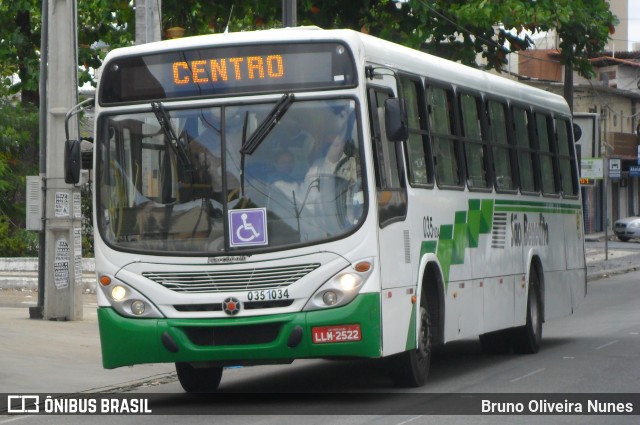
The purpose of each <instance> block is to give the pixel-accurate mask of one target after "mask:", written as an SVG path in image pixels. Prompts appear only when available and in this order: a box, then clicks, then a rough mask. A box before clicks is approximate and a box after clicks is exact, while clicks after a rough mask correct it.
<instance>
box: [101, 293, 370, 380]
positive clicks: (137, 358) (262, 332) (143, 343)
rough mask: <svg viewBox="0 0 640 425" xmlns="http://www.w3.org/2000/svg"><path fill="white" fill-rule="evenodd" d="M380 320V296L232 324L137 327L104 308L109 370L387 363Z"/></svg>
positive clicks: (149, 322) (150, 322) (159, 322)
mask: <svg viewBox="0 0 640 425" xmlns="http://www.w3.org/2000/svg"><path fill="white" fill-rule="evenodd" d="M380 320H381V316H380V296H379V295H378V294H360V295H359V296H358V297H356V298H355V299H354V300H353V301H352V302H351V303H350V304H348V305H346V306H343V307H338V308H332V309H327V310H318V311H310V312H299V313H290V314H279V315H272V316H258V317H239V318H228V319H135V318H128V317H123V316H121V315H119V314H118V313H117V312H116V311H115V310H113V309H112V308H110V307H101V308H98V323H99V328H100V341H101V346H102V363H103V366H104V367H105V368H106V369H113V368H116V367H120V366H130V365H134V364H142V363H173V362H207V363H213V364H220V365H234V364H237V365H241V364H269V363H277V362H287V361H292V360H294V359H300V358H321V357H370V358H376V357H380V356H381V346H380V345H381V342H380V341H381V330H380ZM314 330H315V342H314V337H313V335H314ZM336 333H340V336H338V337H336ZM340 339H347V341H338V340H340Z"/></svg>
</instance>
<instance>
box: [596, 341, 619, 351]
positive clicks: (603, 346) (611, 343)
mask: <svg viewBox="0 0 640 425" xmlns="http://www.w3.org/2000/svg"><path fill="white" fill-rule="evenodd" d="M618 342H620V340H619V339H616V340H615V341H611V342H607V343H606V344H602V345H601V346H600V347H596V350H600V349H602V348H605V347H608V346H610V345H613V344H617V343H618Z"/></svg>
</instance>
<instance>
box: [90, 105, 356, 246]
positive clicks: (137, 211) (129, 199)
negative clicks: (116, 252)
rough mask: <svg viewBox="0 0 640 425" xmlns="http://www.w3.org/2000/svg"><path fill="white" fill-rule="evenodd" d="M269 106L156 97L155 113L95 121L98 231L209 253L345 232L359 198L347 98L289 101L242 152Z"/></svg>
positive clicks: (124, 240) (110, 238)
mask: <svg viewBox="0 0 640 425" xmlns="http://www.w3.org/2000/svg"><path fill="white" fill-rule="evenodd" d="M273 107H274V103H266V104H254V105H242V106H229V107H213V108H200V109H188V110H185V109H181V110H170V109H168V108H166V105H165V110H164V112H165V113H164V115H159V114H154V113H153V112H149V113H138V114H128V115H117V116H109V117H105V118H103V120H102V121H101V123H102V126H101V134H103V136H104V138H103V140H104V142H103V143H100V147H99V152H98V165H97V167H96V168H97V171H98V172H97V177H96V179H97V182H96V183H97V185H96V187H97V188H98V222H99V229H100V232H101V234H102V236H103V238H105V240H106V241H107V242H108V243H110V244H113V245H118V246H119V247H121V248H124V249H131V250H144V251H150V250H151V251H164V252H167V251H169V252H178V253H182V252H188V253H194V254H195V253H200V254H205V255H207V254H215V253H220V252H229V251H246V250H251V249H258V248H273V247H282V246H289V245H290V246H297V245H300V244H308V243H316V242H320V241H323V240H326V239H330V238H335V237H338V236H340V235H343V234H346V233H348V232H350V231H352V230H353V229H354V227H355V226H357V225H358V224H359V223H360V222H361V220H362V219H363V213H364V202H365V199H364V191H363V187H362V172H361V158H360V149H359V144H360V140H359V136H358V133H357V126H356V125H355V122H356V120H355V112H356V111H355V102H353V101H351V100H346V99H339V100H331V101H327V100H322V101H320V100H316V101H297V100H296V101H294V102H293V103H291V104H290V106H289V108H288V110H287V111H286V113H284V114H283V115H282V116H280V117H279V121H278V122H277V124H276V125H275V126H274V127H273V128H272V129H271V131H269V132H268V134H267V135H266V137H264V138H263V139H262V140H260V143H259V144H258V145H257V147H255V149H254V150H252V151H251V150H250V151H247V150H246V149H244V150H243V149H242V147H243V143H247V139H248V137H249V136H251V134H252V133H253V132H255V130H256V127H257V126H258V125H259V124H260V123H261V122H263V120H264V119H265V117H267V115H268V114H269V113H270V112H271V111H272V110H273ZM163 116H164V117H166V118H167V121H168V124H170V126H169V125H167V123H165V124H163V125H161V122H162V119H161V118H162V117H163ZM168 129H170V130H171V131H167V130H168ZM171 132H173V133H175V135H176V137H175V138H173V137H168V135H167V134H171ZM172 139H174V140H172ZM182 153H184V154H182Z"/></svg>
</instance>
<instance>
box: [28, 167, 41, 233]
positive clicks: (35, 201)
mask: <svg viewBox="0 0 640 425" xmlns="http://www.w3.org/2000/svg"><path fill="white" fill-rule="evenodd" d="M42 204H43V202H42V177H40V176H27V220H26V221H27V223H26V224H27V230H36V231H40V230H42Z"/></svg>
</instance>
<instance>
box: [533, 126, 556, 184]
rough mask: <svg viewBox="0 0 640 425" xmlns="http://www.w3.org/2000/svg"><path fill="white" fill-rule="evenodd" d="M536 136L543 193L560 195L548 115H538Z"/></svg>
mask: <svg viewBox="0 0 640 425" xmlns="http://www.w3.org/2000/svg"><path fill="white" fill-rule="evenodd" d="M535 117H536V134H537V136H538V154H539V158H540V180H541V182H542V193H543V194H546V195H550V194H556V193H558V186H557V184H556V182H557V181H558V179H557V178H556V172H555V166H554V160H555V152H554V146H553V140H552V137H553V132H552V131H551V130H552V123H551V118H550V117H549V116H548V115H545V114H541V113H536V114H535Z"/></svg>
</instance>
